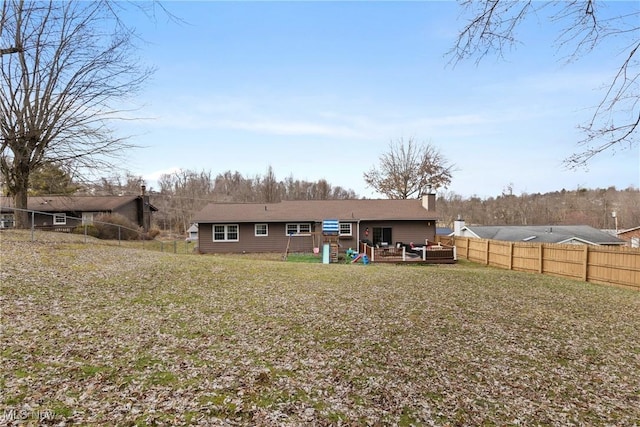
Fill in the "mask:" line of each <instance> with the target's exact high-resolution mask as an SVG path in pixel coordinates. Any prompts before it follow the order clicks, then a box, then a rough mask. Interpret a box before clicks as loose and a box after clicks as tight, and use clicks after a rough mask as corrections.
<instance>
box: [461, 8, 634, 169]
mask: <svg viewBox="0 0 640 427" xmlns="http://www.w3.org/2000/svg"><path fill="white" fill-rule="evenodd" d="M461 5H462V7H463V13H468V15H470V16H471V18H470V20H469V21H468V23H467V24H466V25H465V26H464V27H463V28H462V30H461V31H460V33H459V35H458V38H457V41H456V44H455V46H454V47H453V49H452V50H451V51H450V54H451V55H452V62H453V63H454V64H455V63H458V62H459V61H461V60H463V59H466V58H468V57H476V62H479V61H480V59H482V58H483V57H484V56H486V55H488V54H489V53H491V52H495V53H496V54H497V55H498V56H500V57H503V56H504V54H505V51H506V50H507V48H511V47H513V46H514V45H515V44H516V43H517V37H516V35H515V33H516V30H517V28H518V27H519V26H520V24H522V22H523V21H525V20H526V19H527V18H528V17H530V16H535V17H539V16H540V15H542V13H543V9H544V10H545V11H547V10H548V11H549V12H550V14H549V15H548V18H549V22H550V23H556V22H561V23H562V24H563V25H564V29H563V30H560V33H559V34H558V37H557V43H558V47H559V48H569V51H570V52H571V53H570V54H569V55H568V57H567V60H568V61H575V60H578V59H579V58H580V57H582V56H584V55H586V54H587V53H589V52H591V51H592V50H597V49H598V48H600V47H601V46H602V43H603V42H604V41H605V40H613V39H616V40H617V41H618V43H619V46H620V50H617V49H611V48H610V47H609V51H608V52H609V53H610V54H611V55H620V57H621V62H620V65H619V67H618V69H617V71H616V72H615V73H614V75H613V76H612V79H611V81H610V83H609V84H608V85H606V87H605V89H604V94H603V96H602V98H601V101H600V103H599V104H598V105H596V106H595V107H594V110H593V113H592V114H591V115H590V117H589V119H587V120H586V123H585V124H583V125H581V126H579V127H580V128H581V129H582V131H584V134H585V137H584V138H583V139H582V140H581V141H578V146H579V147H581V148H580V149H579V150H581V151H579V152H578V153H575V154H573V155H572V156H570V157H569V158H567V159H566V160H565V164H566V165H567V166H569V167H571V168H575V167H579V166H585V165H587V163H588V162H589V161H590V160H591V159H592V158H593V157H594V156H596V155H598V154H600V153H602V152H604V151H610V150H613V151H615V150H616V149H625V148H631V147H633V146H635V145H636V144H637V139H636V134H637V132H638V129H639V124H640V103H639V100H640V81H639V80H640V71H639V69H638V64H639V61H638V56H639V55H640V8H639V7H638V4H637V3H635V4H634V2H628V3H626V5H628V6H629V7H628V8H627V9H626V10H628V13H627V12H626V11H625V12H623V13H620V9H619V8H616V7H609V6H610V5H607V4H606V2H596V1H595V0H571V1H564V2H537V1H533V0H528V1H510V0H492V1H473V0H465V1H462V2H461Z"/></svg>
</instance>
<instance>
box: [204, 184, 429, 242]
mask: <svg viewBox="0 0 640 427" xmlns="http://www.w3.org/2000/svg"><path fill="white" fill-rule="evenodd" d="M436 219H437V213H436V211H435V194H430V195H428V196H425V197H423V198H422V199H421V200H416V199H413V200H372V199H357V200H355V199H354V200H304V201H282V202H279V203H211V204H209V205H207V206H206V207H205V208H204V209H203V210H201V211H200V212H199V213H198V214H196V216H195V220H194V221H195V222H196V223H197V224H198V248H199V251H200V252H202V253H225V252H226V253H242V252H254V253H255V252H284V251H285V249H287V248H288V250H290V251H292V252H293V251H295V252H311V251H313V250H314V248H319V247H320V246H321V245H322V244H323V243H325V242H326V241H327V239H329V237H328V236H325V235H323V233H322V225H323V221H326V220H337V221H338V233H337V236H335V237H333V239H336V238H337V239H338V241H339V244H340V245H341V246H342V248H343V250H346V249H347V248H358V246H359V241H361V240H368V241H370V242H371V243H373V244H376V245H382V246H385V245H389V246H391V245H395V244H396V243H398V242H403V243H409V242H416V243H421V244H424V242H425V240H426V239H428V240H431V241H433V240H434V237H435V234H436V225H435V224H436Z"/></svg>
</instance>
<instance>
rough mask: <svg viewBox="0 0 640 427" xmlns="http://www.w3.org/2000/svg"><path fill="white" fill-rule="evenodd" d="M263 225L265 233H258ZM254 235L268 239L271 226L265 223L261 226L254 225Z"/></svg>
mask: <svg viewBox="0 0 640 427" xmlns="http://www.w3.org/2000/svg"><path fill="white" fill-rule="evenodd" d="M261 225H263V226H264V231H265V232H264V233H258V226H261ZM253 235H254V236H255V237H266V236H268V235H269V224H267V223H264V222H263V223H260V224H254V225H253Z"/></svg>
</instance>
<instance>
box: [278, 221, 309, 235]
mask: <svg viewBox="0 0 640 427" xmlns="http://www.w3.org/2000/svg"><path fill="white" fill-rule="evenodd" d="M293 226H295V227H296V231H295V232H290V231H289V228H290V227H291V228H293ZM301 226H305V227H304V228H307V227H308V229H309V230H308V231H307V230H304V231H303V230H301V228H302V227H301ZM284 233H285V235H287V236H289V235H291V236H310V235H311V223H310V222H288V223H286V224H285V226H284Z"/></svg>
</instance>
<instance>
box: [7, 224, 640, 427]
mask: <svg viewBox="0 0 640 427" xmlns="http://www.w3.org/2000/svg"><path fill="white" fill-rule="evenodd" d="M6 236H7V234H2V238H3V241H2V257H3V262H2V263H1V264H0V283H1V286H0V298H1V299H2V310H3V312H2V322H3V324H2V326H3V334H2V335H1V336H0V339H1V340H2V346H1V352H0V355H1V356H2V357H1V358H0V386H1V387H2V389H3V394H2V398H0V401H1V402H2V404H3V405H4V406H5V407H6V408H9V409H12V408H23V407H31V408H42V409H43V410H53V411H55V413H56V415H57V418H56V421H58V422H62V421H64V422H66V423H68V424H79V425H158V424H162V425H188V424H189V423H192V424H196V423H197V424H200V425H221V424H230V425H235V424H245V425H263V426H269V425H283V426H299V425H336V424H356V425H407V426H409V425H512V424H514V423H516V422H517V423H519V424H523V425H558V424H575V425H595V426H598V425H634V423H635V424H637V422H638V420H639V419H640V409H639V408H640V386H639V385H638V384H640V359H638V354H639V350H638V342H640V293H638V292H634V291H630V290H624V289H617V288H612V287H605V286H598V285H593V284H587V283H582V282H576V281H571V280H564V279H560V278H554V277H548V276H542V275H530V274H525V273H518V272H510V271H504V270H498V269H492V268H484V267H481V266H478V265H475V264H467V263H459V264H458V265H454V266H429V267H420V266H416V267H414V268H405V267H404V266H397V265H379V264H378V265H376V264H371V265H369V266H367V268H354V267H353V266H351V265H344V264H340V263H339V264H331V265H328V266H325V265H319V264H318V262H306V261H303V260H297V262H294V260H295V257H296V256H297V254H292V255H290V261H292V262H281V261H280V258H279V259H278V260H270V259H261V258H259V257H254V256H241V255H238V256H186V255H177V256H176V255H173V254H166V253H161V252H159V251H158V252H152V251H142V250H139V249H135V248H130V247H126V246H124V245H123V246H111V245H101V244H91V245H84V244H78V243H77V242H69V243H65V242H60V241H53V239H54V238H57V236H54V237H52V238H51V239H52V241H47V240H44V241H38V242H34V243H31V242H25V241H24V240H23V241H11V244H5V238H6ZM79 237H82V236H79ZM136 243H138V242H136ZM303 259H304V258H303ZM312 259H314V260H315V259H318V260H319V257H314V258H312ZM74 265H83V266H87V268H80V269H77V268H73V266H74Z"/></svg>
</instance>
